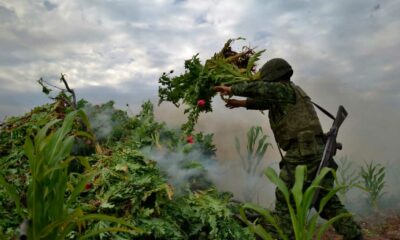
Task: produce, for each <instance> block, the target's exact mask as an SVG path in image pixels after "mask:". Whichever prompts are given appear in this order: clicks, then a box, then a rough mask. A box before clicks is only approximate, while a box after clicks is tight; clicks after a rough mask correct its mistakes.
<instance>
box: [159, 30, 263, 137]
mask: <svg viewBox="0 0 400 240" xmlns="http://www.w3.org/2000/svg"><path fill="white" fill-rule="evenodd" d="M242 39H243V38H238V39H229V40H228V41H227V42H226V43H225V45H224V47H223V48H222V50H221V51H220V52H218V53H215V54H214V56H213V57H212V58H210V59H208V60H206V62H205V64H204V65H203V64H202V63H201V62H200V59H199V55H198V54H196V55H194V56H193V57H192V58H191V59H189V60H186V61H185V64H184V66H185V72H184V73H183V74H181V75H179V76H175V77H171V74H172V73H173V71H172V70H171V71H170V73H168V74H167V73H163V74H162V76H161V77H160V78H159V83H160V87H159V90H158V95H159V98H160V100H159V104H160V103H162V102H164V101H168V102H172V103H173V104H174V105H175V106H177V107H179V105H180V103H183V104H185V105H186V106H187V108H186V109H185V111H184V112H185V113H189V116H188V121H187V122H186V123H185V124H183V126H182V129H183V130H184V131H185V133H186V134H187V135H190V134H191V132H192V131H193V129H194V126H195V124H196V122H197V119H198V117H199V115H200V112H211V111H212V106H211V103H212V101H211V100H212V97H214V96H215V94H216V93H215V92H214V91H213V90H212V87H213V86H216V85H221V84H224V85H230V84H234V83H238V82H245V81H253V80H257V79H258V78H259V74H255V64H256V62H257V61H258V60H259V58H260V56H261V54H262V53H263V52H264V50H262V51H259V52H255V51H254V49H251V48H248V47H243V50H242V52H239V53H237V52H235V51H232V49H231V44H232V43H233V42H234V41H235V40H242ZM199 100H204V101H205V105H204V106H201V105H200V106H199V105H198V101H199Z"/></svg>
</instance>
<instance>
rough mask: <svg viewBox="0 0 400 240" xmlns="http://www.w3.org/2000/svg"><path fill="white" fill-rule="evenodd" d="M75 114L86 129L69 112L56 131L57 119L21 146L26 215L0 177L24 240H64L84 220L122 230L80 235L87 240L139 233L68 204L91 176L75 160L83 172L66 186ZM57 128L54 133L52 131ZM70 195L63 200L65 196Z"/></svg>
mask: <svg viewBox="0 0 400 240" xmlns="http://www.w3.org/2000/svg"><path fill="white" fill-rule="evenodd" d="M77 115H79V117H80V118H81V120H82V121H83V122H84V123H85V124H86V125H87V126H89V122H88V119H87V117H86V115H85V114H84V112H83V111H82V110H78V111H74V112H71V113H69V114H68V115H67V116H66V117H65V119H64V121H63V123H62V126H61V127H59V128H58V129H57V128H56V124H57V123H58V122H60V120H59V119H57V120H53V121H51V122H49V123H48V124H47V125H46V126H45V127H43V128H42V129H40V130H39V131H38V133H37V134H36V135H35V136H34V137H33V139H32V138H31V136H27V137H26V140H25V145H24V152H25V155H26V156H27V157H28V160H29V167H30V174H31V181H30V183H29V186H28V210H27V213H28V214H27V216H26V215H25V214H24V213H23V212H22V211H21V210H20V208H21V207H20V206H21V204H20V200H19V198H18V194H17V191H16V189H15V187H14V186H12V185H10V184H8V183H7V182H6V181H5V179H4V177H1V176H0V184H1V185H2V186H4V187H5V189H6V191H7V192H8V194H9V195H10V197H11V198H12V199H13V200H15V202H16V207H17V209H18V211H17V212H19V213H20V216H21V217H23V218H25V217H28V219H29V227H28V233H27V234H28V239H33V240H36V239H64V238H65V236H66V235H67V234H68V233H69V232H70V231H71V230H72V229H74V228H76V227H78V229H79V230H81V229H82V228H83V227H84V226H85V222H86V221H93V220H103V221H111V222H115V223H117V224H119V225H125V226H128V227H129V228H126V227H114V228H107V229H100V230H97V231H96V232H90V233H87V234H86V235H84V236H82V238H83V239H84V238H87V237H90V236H93V235H96V234H98V233H101V232H108V231H122V232H130V233H132V234H136V233H138V232H139V231H140V230H139V229H137V228H135V227H133V226H131V225H130V224H128V223H126V222H125V221H123V220H122V219H117V218H115V217H112V216H107V215H102V214H87V215H85V214H84V213H83V211H82V210H81V209H79V208H76V209H73V208H72V204H73V203H74V201H75V200H76V198H77V197H78V195H79V193H80V192H81V191H82V190H83V188H84V187H85V183H86V182H88V181H89V179H90V178H91V177H93V175H94V173H93V171H91V170H90V166H89V164H88V162H87V160H86V159H85V158H81V157H80V158H78V159H79V160H80V161H81V163H82V164H83V165H84V166H85V167H86V169H87V171H86V173H84V174H82V175H80V176H79V178H80V179H79V181H78V184H77V185H76V186H75V187H72V186H68V185H70V184H69V183H68V181H69V174H68V165H69V163H70V162H71V161H72V160H73V159H75V157H73V156H70V152H71V149H72V145H73V143H74V136H73V135H72V134H71V129H72V126H73V123H74V119H75V118H76V116H77ZM54 129H57V130H54ZM74 135H79V136H83V137H89V138H90V137H92V135H91V134H88V133H86V132H80V131H76V132H74ZM67 192H70V194H69V197H68V198H67V199H66V198H65V196H66V193H67Z"/></svg>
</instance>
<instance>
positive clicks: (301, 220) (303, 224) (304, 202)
mask: <svg viewBox="0 0 400 240" xmlns="http://www.w3.org/2000/svg"><path fill="white" fill-rule="evenodd" d="M306 171H307V170H306V167H305V166H297V167H296V172H295V183H294V185H293V187H292V188H291V189H288V188H287V186H286V185H285V183H284V182H283V181H282V180H281V179H280V178H279V176H278V175H277V174H276V172H275V170H273V169H272V168H267V170H266V171H265V175H266V176H267V177H268V179H269V180H270V181H271V182H272V183H274V184H275V185H276V186H277V188H278V189H279V191H281V192H282V194H283V196H284V197H285V200H286V203H287V206H288V209H289V213H290V217H291V220H292V226H293V230H294V235H295V239H297V240H311V239H314V237H316V238H317V239H321V237H322V235H323V233H324V232H325V231H326V230H327V228H328V227H329V226H330V225H331V224H332V223H333V222H335V221H337V220H338V219H340V218H342V217H347V216H349V214H339V215H338V216H336V217H334V218H332V219H330V220H329V221H327V222H326V223H324V224H323V225H322V226H321V227H320V228H319V229H317V220H318V216H319V213H321V212H322V210H323V208H324V206H325V205H326V203H327V202H328V201H329V199H330V198H332V197H333V196H334V195H335V194H336V193H337V192H338V191H339V190H340V189H341V187H334V188H332V189H330V190H329V192H328V194H327V195H325V196H324V197H323V198H322V200H321V201H320V203H319V207H318V209H317V211H318V212H317V214H314V215H312V216H311V217H310V216H309V214H310V209H311V207H312V206H311V204H312V200H313V196H314V193H315V191H316V189H317V188H318V186H319V185H320V183H321V181H322V179H323V178H324V177H325V176H326V175H327V174H334V175H335V171H333V170H332V169H330V168H324V169H322V171H321V173H320V174H319V175H318V176H317V177H316V178H315V179H314V180H313V181H312V183H311V185H310V186H309V187H307V188H305V186H304V182H305V177H306ZM304 188H305V189H304ZM245 209H251V210H253V211H256V212H258V213H259V214H260V215H261V216H263V218H264V219H265V221H266V222H268V223H270V224H272V226H273V227H274V228H275V229H276V231H277V232H278V234H279V236H280V238H282V239H288V236H286V235H284V233H283V230H282V229H281V228H280V226H279V224H278V221H277V220H276V219H275V217H274V216H273V214H272V213H271V212H269V211H268V210H266V209H262V208H260V207H258V206H256V205H253V204H250V203H247V204H245V205H244V206H243V208H242V209H241V217H242V219H243V220H244V222H245V223H246V224H247V225H248V226H249V227H250V229H251V230H252V231H253V232H254V233H255V234H257V235H258V236H259V237H261V238H262V239H273V236H272V235H271V234H270V233H268V232H267V230H266V229H265V228H264V227H263V226H262V225H261V224H259V223H258V222H257V221H255V222H250V221H249V220H248V219H247V217H246V214H245Z"/></svg>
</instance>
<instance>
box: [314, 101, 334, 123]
mask: <svg viewBox="0 0 400 240" xmlns="http://www.w3.org/2000/svg"><path fill="white" fill-rule="evenodd" d="M310 102H311V103H312V104H313V105H314V106H316V107H317V108H318V109H319V110H320V111H321V112H323V113H325V115H326V116H328V117H330V118H331V119H332V120H333V121H335V117H334V116H333V115H332V114H331V113H330V112H328V111H327V110H326V109H325V108H323V107H321V106H320V105H318V104H316V103H315V102H313V101H311V100H310Z"/></svg>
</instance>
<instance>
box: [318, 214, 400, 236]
mask: <svg viewBox="0 0 400 240" xmlns="http://www.w3.org/2000/svg"><path fill="white" fill-rule="evenodd" d="M358 222H359V223H360V225H361V227H362V230H363V233H364V239H365V240H400V213H399V212H397V213H386V214H385V215H380V214H375V215H370V216H368V217H362V218H361V219H358ZM341 239H342V237H340V236H339V235H337V234H336V233H335V230H334V229H333V228H330V229H329V230H328V231H327V233H326V234H325V236H324V238H323V240H341Z"/></svg>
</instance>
